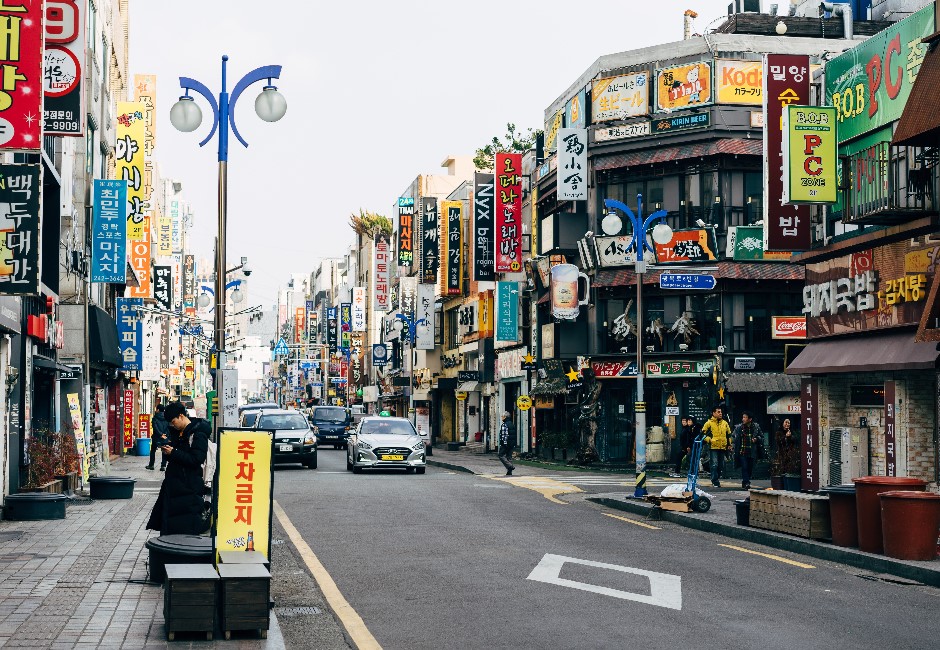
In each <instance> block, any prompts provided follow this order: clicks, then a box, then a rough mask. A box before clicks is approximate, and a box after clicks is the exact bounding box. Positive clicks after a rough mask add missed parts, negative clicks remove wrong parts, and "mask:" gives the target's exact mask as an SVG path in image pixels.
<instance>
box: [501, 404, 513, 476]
mask: <svg viewBox="0 0 940 650" xmlns="http://www.w3.org/2000/svg"><path fill="white" fill-rule="evenodd" d="M515 446H516V424H515V423H514V422H513V421H512V416H511V415H510V414H509V411H504V412H503V423H502V424H501V425H499V451H498V452H497V455H498V456H499V461H500V462H501V463H502V464H503V467H505V468H506V476H512V470H514V469H516V466H515V465H513V464H512V448H513V447H515Z"/></svg>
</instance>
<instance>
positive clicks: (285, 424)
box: [255, 409, 317, 469]
mask: <svg viewBox="0 0 940 650" xmlns="http://www.w3.org/2000/svg"><path fill="white" fill-rule="evenodd" d="M255 428H256V429H273V430H274V462H275V463H300V464H301V465H304V466H306V467H309V468H310V469H316V467H317V438H316V436H315V435H314V433H313V431H312V430H311V429H310V424H308V422H307V418H305V417H304V416H303V413H298V412H297V411H287V410H284V409H271V410H265V411H261V415H260V416H259V417H258V419H257V421H256V422H255Z"/></svg>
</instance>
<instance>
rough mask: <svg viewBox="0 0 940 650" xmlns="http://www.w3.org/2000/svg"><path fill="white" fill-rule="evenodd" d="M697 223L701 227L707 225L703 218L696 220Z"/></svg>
mask: <svg viewBox="0 0 940 650" xmlns="http://www.w3.org/2000/svg"><path fill="white" fill-rule="evenodd" d="M695 225H696V226H698V227H699V228H704V227H705V222H704V221H702V220H701V219H696V220H695Z"/></svg>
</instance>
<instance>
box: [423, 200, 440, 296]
mask: <svg viewBox="0 0 940 650" xmlns="http://www.w3.org/2000/svg"><path fill="white" fill-rule="evenodd" d="M421 237H422V240H421V282H425V283H427V284H435V283H436V282H437V267H438V263H439V261H440V255H441V250H440V248H441V247H440V243H439V242H440V238H439V237H438V225H437V198H436V197H433V196H432V197H428V196H426V197H423V198H422V199H421Z"/></svg>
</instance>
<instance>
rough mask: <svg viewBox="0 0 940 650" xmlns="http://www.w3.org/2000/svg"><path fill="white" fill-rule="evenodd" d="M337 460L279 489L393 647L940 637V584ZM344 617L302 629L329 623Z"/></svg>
mask: <svg viewBox="0 0 940 650" xmlns="http://www.w3.org/2000/svg"><path fill="white" fill-rule="evenodd" d="M343 454H344V452H342V451H334V450H332V449H329V450H328V449H323V450H321V451H320V453H319V469H317V470H315V471H309V470H304V471H300V470H297V471H291V470H278V471H277V473H276V479H275V499H276V501H277V503H278V504H279V505H280V506H281V508H283V511H284V514H286V516H287V518H288V519H289V522H290V524H291V525H292V526H293V527H295V528H296V530H297V533H298V534H299V536H301V537H302V538H303V539H302V544H303V545H307V546H309V549H310V550H311V551H312V553H313V554H315V556H316V560H318V561H319V562H320V563H322V566H323V568H324V569H325V571H326V572H328V574H329V576H330V577H331V578H332V580H333V581H335V585H336V588H338V591H339V592H340V593H341V594H342V596H343V597H344V598H345V600H346V601H348V604H349V609H350V610H354V612H355V613H356V614H358V616H359V617H361V620H362V623H363V624H364V627H365V628H367V629H368V632H370V633H371V634H372V635H373V636H374V638H375V639H376V641H377V642H378V644H379V645H380V646H381V647H383V648H389V649H391V648H402V649H405V648H407V649H416V648H435V649H437V648H451V647H460V648H540V649H541V648H546V649H547V648H622V647H641V648H649V649H656V648H677V647H678V648H683V647H689V646H696V647H703V648H725V649H736V648H741V649H750V648H761V650H769V649H772V648H786V649H788V650H792V649H793V648H827V649H829V648H851V649H862V648H879V649H883V648H905V649H906V648H935V647H937V641H936V640H937V639H938V638H940V617H937V616H936V612H937V611H938V607H940V590H936V589H932V588H928V587H924V586H920V585H916V584H911V585H907V584H897V583H893V582H886V581H881V580H871V579H864V578H862V577H859V575H857V574H859V573H861V572H860V571H859V570H856V569H852V568H850V567H845V566H842V565H837V564H830V563H826V562H822V561H819V560H816V559H813V558H807V557H803V556H799V555H794V554H790V553H785V552H781V551H776V550H774V549H767V548H764V547H761V546H757V545H753V544H747V543H743V542H738V541H736V540H730V539H727V538H723V537H720V536H716V535H713V534H710V533H702V532H698V531H694V530H691V529H688V528H683V527H678V526H672V525H671V524H668V523H663V522H645V521H643V520H641V519H639V518H638V517H637V516H635V515H627V514H625V513H622V512H615V511H612V510H607V509H605V508H602V507H600V506H597V505H595V504H592V503H589V502H587V501H585V500H584V498H585V496H587V494H585V493H576V494H566V493H565V492H564V491H563V490H561V491H559V489H560V486H559V485H558V484H556V483H555V482H554V481H552V480H551V479H540V480H538V481H531V480H530V481H524V482H519V481H515V480H514V481H513V483H510V482H508V481H507V480H506V479H504V478H503V477H482V476H475V475H470V474H465V473H456V472H450V471H448V470H445V469H439V468H435V467H429V468H428V471H427V474H426V475H424V476H419V475H414V474H405V473H403V472H378V473H369V472H368V471H367V472H365V473H363V474H359V475H354V474H352V473H351V472H347V471H345V459H344V455H343ZM540 474H542V473H541V472H540ZM513 479H515V477H513ZM559 479H560V480H563V477H561V476H559ZM611 515H613V516H611ZM641 524H645V525H641ZM649 526H655V528H653V527H649ZM290 543H291V542H290V541H288V544H290ZM293 546H294V548H293V552H294V556H296V557H295V559H296V560H297V565H298V566H307V567H308V568H309V563H307V562H305V560H304V558H303V553H301V552H300V551H299V550H298V549H297V545H293ZM746 551H751V553H748V552H746ZM754 552H756V553H763V554H764V555H757V554H754ZM320 588H323V585H322V584H321V585H320ZM348 611H349V610H346V609H344V610H343V611H342V612H340V615H339V616H337V615H336V612H333V614H334V616H333V617H332V618H330V617H327V616H323V617H318V618H316V619H315V620H311V621H309V624H310V625H322V626H325V627H330V626H334V627H335V626H338V625H339V623H337V621H340V623H342V621H343V620H348ZM301 636H302V635H301ZM328 636H330V638H332V639H334V640H336V639H337V635H328ZM345 641H346V642H348V641H349V637H348V635H347V638H346V639H345ZM288 644H289V646H291V647H298V648H299V647H310V646H309V645H304V644H303V640H302V638H301V639H300V640H299V641H298V637H295V636H294V635H290V636H288ZM331 647H333V646H331Z"/></svg>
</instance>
